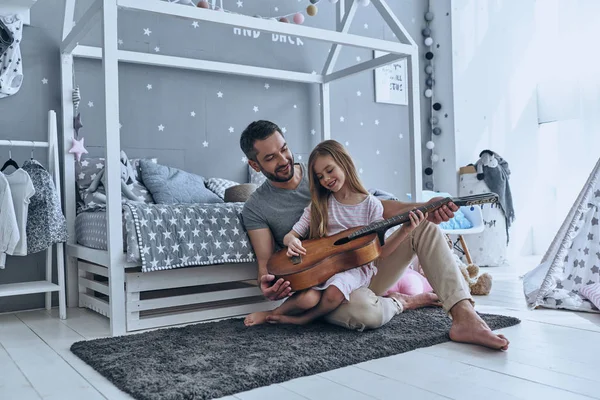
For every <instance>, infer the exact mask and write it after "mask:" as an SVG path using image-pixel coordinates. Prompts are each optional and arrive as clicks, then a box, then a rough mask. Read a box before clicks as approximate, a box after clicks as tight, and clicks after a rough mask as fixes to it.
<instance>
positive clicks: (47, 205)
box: [21, 160, 68, 254]
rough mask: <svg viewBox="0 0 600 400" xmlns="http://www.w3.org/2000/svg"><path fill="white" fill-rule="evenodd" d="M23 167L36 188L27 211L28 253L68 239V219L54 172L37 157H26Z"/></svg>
mask: <svg viewBox="0 0 600 400" xmlns="http://www.w3.org/2000/svg"><path fill="white" fill-rule="evenodd" d="M21 169H23V170H24V171H26V172H27V173H28V174H29V176H30V177H31V181H32V182H33V187H34V189H35V194H34V195H33V196H32V197H31V200H30V203H29V213H28V214H27V254H32V253H37V252H39V251H42V250H46V249H47V248H48V247H50V246H52V245H53V244H54V243H62V242H66V241H67V237H68V235H67V222H66V220H65V216H64V215H63V213H62V210H61V208H60V201H59V198H58V194H57V192H56V187H55V186H54V182H53V180H52V176H51V175H50V173H48V171H46V169H45V168H44V167H43V166H42V164H40V163H39V162H37V161H35V160H31V161H25V162H24V163H23V166H22V167H21Z"/></svg>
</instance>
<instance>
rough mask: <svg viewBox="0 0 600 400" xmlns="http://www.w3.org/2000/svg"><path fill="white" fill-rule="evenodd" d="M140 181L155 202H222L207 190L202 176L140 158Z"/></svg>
mask: <svg viewBox="0 0 600 400" xmlns="http://www.w3.org/2000/svg"><path fill="white" fill-rule="evenodd" d="M140 169H141V172H142V181H143V182H144V185H145V186H146V187H147V188H148V190H149V191H150V193H152V197H153V198H154V201H155V202H156V203H157V204H181V203H223V200H222V199H221V198H220V197H219V196H217V195H216V194H214V193H213V192H211V191H210V190H208V189H207V188H206V186H205V185H204V178H203V177H201V176H200V175H195V174H191V173H189V172H185V171H182V170H180V169H177V168H173V167H167V166H166V165H160V164H155V163H153V162H152V161H150V160H140Z"/></svg>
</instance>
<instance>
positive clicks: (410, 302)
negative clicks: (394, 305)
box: [389, 292, 442, 310]
mask: <svg viewBox="0 0 600 400" xmlns="http://www.w3.org/2000/svg"><path fill="white" fill-rule="evenodd" d="M389 297H393V298H394V299H396V300H398V301H399V302H400V304H402V307H403V308H404V309H405V310H415V309H417V308H422V307H428V306H441V305H442V304H441V303H440V300H439V298H438V296H437V294H435V293H420V294H415V295H413V296H409V295H406V294H402V293H396V292H393V293H390V294H389Z"/></svg>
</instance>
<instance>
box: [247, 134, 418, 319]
mask: <svg viewBox="0 0 600 400" xmlns="http://www.w3.org/2000/svg"><path fill="white" fill-rule="evenodd" d="M308 171H310V172H309V183H310V191H311V204H310V205H309V206H308V207H306V208H305V209H304V214H303V215H302V217H301V218H300V220H299V221H298V222H297V223H296V224H295V225H294V226H293V228H292V230H291V231H290V232H289V233H288V234H287V235H286V236H285V237H284V239H283V243H284V245H285V246H287V247H288V251H287V255H288V256H289V257H291V256H297V255H300V254H301V255H305V254H306V250H305V249H304V247H302V242H301V241H300V238H302V237H306V236H307V234H308V237H309V238H320V237H323V236H331V235H334V234H336V233H338V232H341V231H343V230H346V229H349V228H353V227H357V226H363V225H369V224H371V223H373V222H376V221H379V220H382V219H383V205H382V204H381V202H380V201H379V200H378V199H377V198H375V197H374V196H372V195H370V194H369V192H367V190H366V189H365V188H364V187H363V185H362V183H361V182H360V179H359V178H358V174H357V173H356V168H355V167H354V163H353V162H352V159H351V157H350V155H349V154H348V152H347V151H346V150H345V149H344V147H343V146H342V145H341V144H340V143H338V142H336V141H335V140H326V141H324V142H321V143H320V144H319V145H317V147H315V149H314V150H313V151H312V153H311V154H310V157H309V160H308ZM426 217H427V216H426V215H423V213H422V212H421V211H419V210H418V211H417V212H416V213H414V212H411V213H410V222H407V223H406V224H404V225H403V226H402V227H401V228H400V229H398V230H396V232H394V233H393V234H392V235H390V236H389V237H388V238H387V239H386V242H385V245H384V246H383V248H382V253H381V257H382V258H383V257H386V256H387V255H389V254H390V253H392V252H393V251H394V250H395V249H396V247H398V245H399V244H400V242H402V241H403V240H404V239H406V237H407V236H408V234H409V233H410V232H411V231H412V230H414V229H415V228H416V227H417V226H418V225H419V224H420V223H421V221H423V220H424V219H425V218H426ZM376 273H377V268H376V267H375V264H374V262H370V263H369V264H367V265H363V266H360V267H357V268H352V269H350V270H347V271H344V272H340V273H338V274H336V275H334V276H332V277H331V278H329V279H328V280H327V282H325V283H323V284H321V285H319V286H316V287H313V288H311V289H307V290H303V291H300V292H296V293H294V294H293V295H292V296H291V297H290V298H288V299H287V301H285V302H284V303H283V304H282V305H281V306H279V307H278V308H276V309H275V310H273V311H264V312H256V313H252V314H250V315H249V316H248V317H246V320H245V321H244V323H245V324H246V325H247V326H250V325H257V324H262V323H264V322H279V323H290V324H306V323H308V322H310V321H312V320H314V319H316V318H318V317H321V316H324V315H326V314H328V313H330V312H331V311H333V310H335V309H336V308H337V307H339V306H340V304H342V302H343V301H344V300H346V301H347V300H349V298H350V293H352V291H354V290H356V289H358V288H360V287H363V286H368V285H369V284H370V282H371V278H372V277H373V276H374V275H375V274H376Z"/></svg>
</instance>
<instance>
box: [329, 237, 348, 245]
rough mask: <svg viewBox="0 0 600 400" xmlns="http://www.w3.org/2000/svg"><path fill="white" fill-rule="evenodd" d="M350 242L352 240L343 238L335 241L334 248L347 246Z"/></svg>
mask: <svg viewBox="0 0 600 400" xmlns="http://www.w3.org/2000/svg"><path fill="white" fill-rule="evenodd" d="M349 241H350V239H348V237H343V238H341V239H338V240H336V241H335V243H333V245H334V246H341V245H343V244H346V243H348V242H349Z"/></svg>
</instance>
